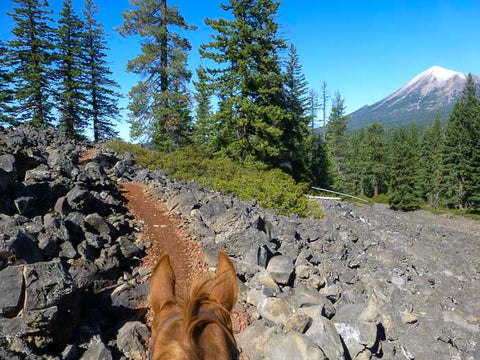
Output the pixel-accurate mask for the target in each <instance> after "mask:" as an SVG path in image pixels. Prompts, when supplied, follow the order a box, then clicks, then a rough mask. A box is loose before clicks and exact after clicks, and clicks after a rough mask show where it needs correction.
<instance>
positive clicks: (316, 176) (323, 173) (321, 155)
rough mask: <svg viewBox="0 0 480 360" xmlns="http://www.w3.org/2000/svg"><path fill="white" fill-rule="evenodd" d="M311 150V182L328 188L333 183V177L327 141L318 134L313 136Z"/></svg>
mask: <svg viewBox="0 0 480 360" xmlns="http://www.w3.org/2000/svg"><path fill="white" fill-rule="evenodd" d="M312 152H313V153H312V157H313V162H312V170H311V172H312V182H313V184H315V185H316V186H319V187H322V188H327V189H329V188H330V187H331V186H332V185H333V183H334V177H333V175H332V159H331V156H330V152H329V150H328V146H327V143H326V142H324V141H322V139H321V138H320V137H319V136H315V137H313V144H312Z"/></svg>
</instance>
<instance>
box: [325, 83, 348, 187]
mask: <svg viewBox="0 0 480 360" xmlns="http://www.w3.org/2000/svg"><path fill="white" fill-rule="evenodd" d="M347 123H348V117H347V116H345V103H344V100H343V99H342V97H341V95H340V93H339V92H338V91H337V92H336V93H335V97H334V98H333V101H332V110H331V112H330V116H329V119H328V125H327V143H328V147H329V149H330V151H331V154H332V160H333V165H334V168H335V175H334V176H335V177H336V180H335V187H336V188H338V189H342V188H343V187H344V185H345V184H344V182H345V161H346V152H347V139H348V137H347Z"/></svg>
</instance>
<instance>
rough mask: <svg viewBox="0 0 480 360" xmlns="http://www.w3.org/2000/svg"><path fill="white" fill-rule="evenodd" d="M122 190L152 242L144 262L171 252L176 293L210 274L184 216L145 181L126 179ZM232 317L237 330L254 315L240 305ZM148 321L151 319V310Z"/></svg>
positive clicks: (151, 263)
mask: <svg viewBox="0 0 480 360" xmlns="http://www.w3.org/2000/svg"><path fill="white" fill-rule="evenodd" d="M120 190H121V191H122V193H123V196H124V197H125V199H126V200H127V208H128V209H129V210H130V212H131V213H132V214H133V215H134V216H135V219H136V220H137V221H140V222H141V223H142V224H143V226H142V229H141V237H142V240H143V241H144V242H151V244H152V246H151V247H150V248H149V250H148V251H147V256H146V257H145V258H144V259H143V263H144V264H145V265H149V266H152V267H153V266H155V264H156V263H157V261H158V259H159V258H160V256H161V255H162V254H163V253H164V252H168V254H169V255H170V261H171V263H172V267H173V270H174V271H175V276H176V280H177V281H176V292H177V294H184V292H185V291H186V290H187V289H188V288H189V286H190V285H191V284H192V282H193V281H196V280H203V279H205V278H206V277H208V276H209V274H208V266H207V264H206V263H205V262H204V261H203V248H202V246H201V245H200V244H199V243H197V242H196V241H194V240H193V239H192V238H190V237H189V236H188V235H187V234H186V233H185V231H183V230H182V227H183V225H184V224H183V222H182V220H181V219H179V218H178V217H176V216H174V215H169V214H168V211H167V210H166V209H165V206H164V202H162V201H160V200H159V199H157V198H155V197H153V196H152V195H150V194H149V193H148V187H147V186H146V185H145V184H141V183H124V184H121V185H120ZM231 317H232V325H233V332H234V333H239V332H241V331H243V330H244V329H245V328H246V327H247V326H248V325H249V324H250V322H251V316H250V315H249V314H247V313H246V312H244V311H242V310H239V309H234V310H233V311H232V313H231ZM147 321H148V322H149V323H150V321H151V314H150V315H149V316H148V320H147Z"/></svg>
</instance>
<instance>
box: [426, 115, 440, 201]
mask: <svg viewBox="0 0 480 360" xmlns="http://www.w3.org/2000/svg"><path fill="white" fill-rule="evenodd" d="M443 144H444V135H443V128H442V119H441V117H440V113H438V112H437V116H436V118H435V121H434V123H433V125H432V127H427V128H425V130H424V132H423V136H422V158H421V164H422V165H421V169H422V170H421V181H422V184H421V185H422V192H423V197H424V199H425V200H426V201H427V203H428V204H430V205H431V206H433V207H434V208H435V209H437V208H438V207H439V204H440V193H441V190H442V180H443V176H442V173H443V154H442V151H443Z"/></svg>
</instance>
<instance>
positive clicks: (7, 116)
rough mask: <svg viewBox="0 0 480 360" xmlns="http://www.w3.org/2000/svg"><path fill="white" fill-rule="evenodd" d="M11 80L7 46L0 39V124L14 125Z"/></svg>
mask: <svg viewBox="0 0 480 360" xmlns="http://www.w3.org/2000/svg"><path fill="white" fill-rule="evenodd" d="M12 80H13V73H12V72H11V71H10V69H9V61H8V57H7V48H6V47H5V46H4V43H3V42H2V41H0V124H9V125H15V120H14V119H13V91H12V87H11V84H12Z"/></svg>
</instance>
